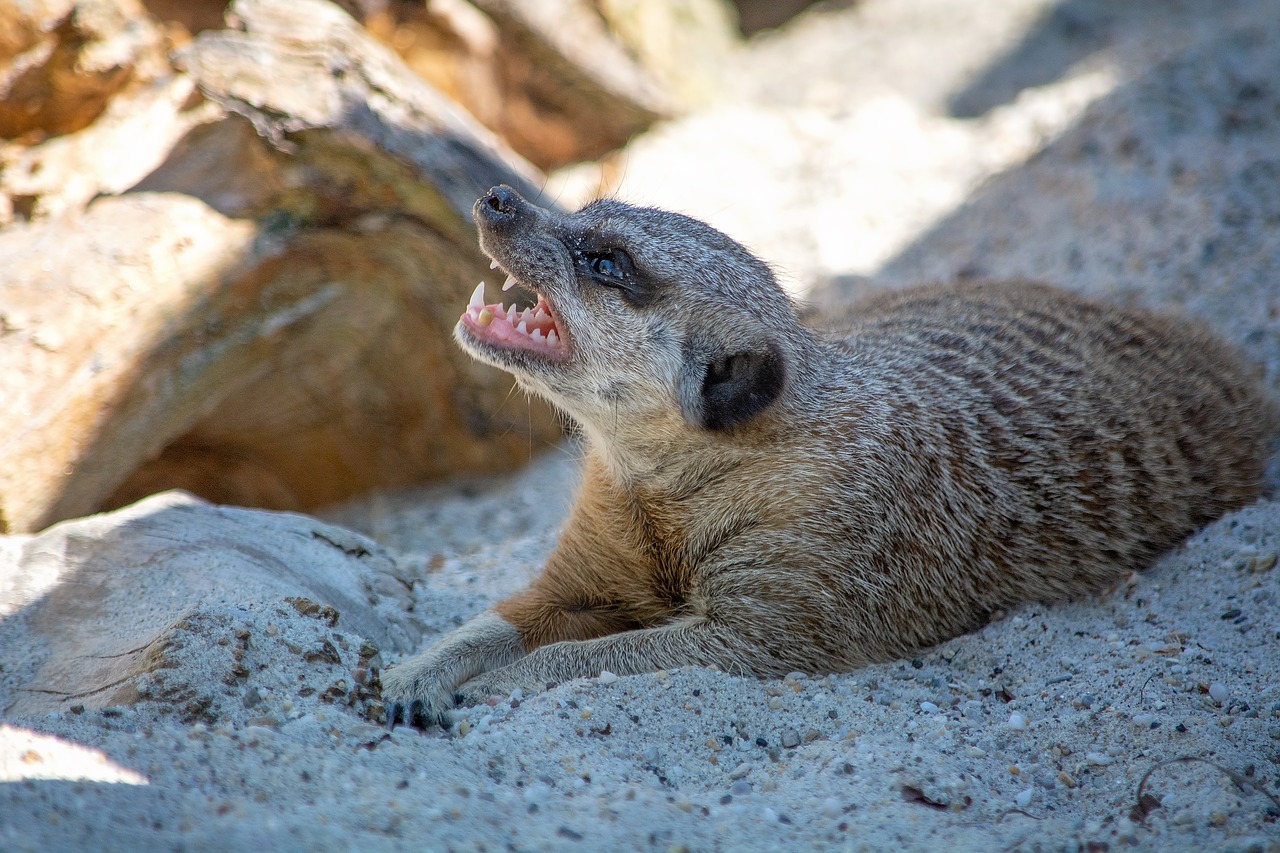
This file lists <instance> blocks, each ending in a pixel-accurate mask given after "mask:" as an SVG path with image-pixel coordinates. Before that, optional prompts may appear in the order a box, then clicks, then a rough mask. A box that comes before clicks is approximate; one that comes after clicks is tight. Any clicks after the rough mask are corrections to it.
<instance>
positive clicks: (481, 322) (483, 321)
mask: <svg viewBox="0 0 1280 853" xmlns="http://www.w3.org/2000/svg"><path fill="white" fill-rule="evenodd" d="M492 322H493V312H492V311H490V310H489V309H488V308H483V309H481V310H480V313H479V314H477V315H476V325H477V326H479V327H480V328H482V329H483V328H484V327H485V326H487V325H489V324H490V323H492Z"/></svg>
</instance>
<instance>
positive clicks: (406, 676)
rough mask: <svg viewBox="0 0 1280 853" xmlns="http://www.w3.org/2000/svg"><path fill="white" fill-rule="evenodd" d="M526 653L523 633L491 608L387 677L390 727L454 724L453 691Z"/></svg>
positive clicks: (384, 690) (384, 691)
mask: <svg viewBox="0 0 1280 853" xmlns="http://www.w3.org/2000/svg"><path fill="white" fill-rule="evenodd" d="M523 654H524V648H523V647H522V645H521V641H520V632H519V631H518V630H517V629H516V628H515V626H514V625H512V624H511V623H510V622H508V621H507V620H505V619H503V618H502V617H501V616H499V615H498V614H497V613H496V612H494V611H492V610H488V611H485V612H484V613H481V614H480V615H479V616H477V617H475V618H474V619H472V620H471V621H470V622H467V623H466V624H465V625H463V626H462V627H461V628H458V629H457V630H455V631H451V632H450V633H448V634H446V635H445V636H444V637H443V638H442V639H441V640H440V641H439V642H438V643H436V644H435V645H434V646H432V647H431V648H429V649H427V650H426V651H425V652H423V653H422V654H420V655H418V656H417V657H414V658H410V659H409V660H407V661H405V662H403V663H401V664H400V665H398V666H396V667H395V668H394V669H391V670H388V671H387V672H385V673H383V675H382V695H383V698H384V700H385V701H386V705H387V727H388V728H394V726H395V724H396V723H397V722H404V723H407V724H409V725H412V726H423V727H425V726H428V725H431V724H439V725H441V726H445V727H447V726H448V725H449V709H450V708H452V707H453V692H454V688H455V687H457V686H458V685H459V684H461V683H463V682H464V681H467V680H468V679H470V678H473V677H475V676H477V675H479V674H480V673H482V672H485V671H486V670H488V669H492V668H495V667H502V666H506V665H507V664H509V663H511V662H512V661H514V660H517V659H518V658H519V657H520V656H521V655H523Z"/></svg>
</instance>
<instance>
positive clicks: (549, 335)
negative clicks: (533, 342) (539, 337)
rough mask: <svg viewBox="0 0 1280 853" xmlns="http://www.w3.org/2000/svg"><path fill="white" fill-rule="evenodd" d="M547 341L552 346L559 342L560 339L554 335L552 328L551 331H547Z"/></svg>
mask: <svg viewBox="0 0 1280 853" xmlns="http://www.w3.org/2000/svg"><path fill="white" fill-rule="evenodd" d="M547 343H549V344H551V345H552V346H555V345H556V344H558V343H560V339H559V338H558V337H556V330H555V329H552V330H551V331H549V332H547Z"/></svg>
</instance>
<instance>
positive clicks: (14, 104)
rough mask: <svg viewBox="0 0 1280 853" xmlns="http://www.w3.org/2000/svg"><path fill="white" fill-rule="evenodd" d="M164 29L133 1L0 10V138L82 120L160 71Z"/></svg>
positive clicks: (85, 0)
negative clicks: (122, 92)
mask: <svg viewBox="0 0 1280 853" xmlns="http://www.w3.org/2000/svg"><path fill="white" fill-rule="evenodd" d="M166 47H167V46H166V43H165V40H164V37H163V34H162V33H161V31H160V30H159V28H157V27H156V26H155V25H154V23H153V22H152V21H151V20H150V19H149V18H147V16H146V15H145V14H144V12H143V9H142V6H141V4H140V3H139V2H138V0H75V2H69V0H36V2H31V3H17V4H13V3H6V4H4V6H3V7H0V137H2V138H7V139H12V138H14V137H19V136H23V135H27V134H36V135H39V136H56V135H59V134H63V133H71V132H73V131H76V130H80V129H82V128H84V127H86V126H87V125H89V124H90V123H91V122H92V121H93V120H94V119H95V118H97V117H98V115H99V114H100V113H101V112H102V110H103V108H104V107H105V106H106V104H107V101H108V100H109V99H110V98H111V97H112V96H114V95H116V94H117V93H119V92H121V91H122V90H124V89H125V88H126V87H129V86H131V85H132V86H134V87H137V86H141V85H145V84H146V83H147V82H148V81H150V80H151V79H154V78H155V77H156V76H159V75H161V74H163V73H164V71H165V69H166V68H167V64H166V62H165V60H164V54H165V50H166Z"/></svg>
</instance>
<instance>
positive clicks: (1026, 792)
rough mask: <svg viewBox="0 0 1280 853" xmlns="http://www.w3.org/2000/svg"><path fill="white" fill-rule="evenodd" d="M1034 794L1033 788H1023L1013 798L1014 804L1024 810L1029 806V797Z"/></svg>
mask: <svg viewBox="0 0 1280 853" xmlns="http://www.w3.org/2000/svg"><path fill="white" fill-rule="evenodd" d="M1034 793H1035V789H1034V788H1024V789H1023V790H1021V791H1019V792H1018V795H1017V796H1016V797H1014V798H1013V799H1014V802H1016V803H1017V804H1018V808H1020V809H1025V808H1026V807H1027V806H1029V805H1031V796H1032V794H1034Z"/></svg>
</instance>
